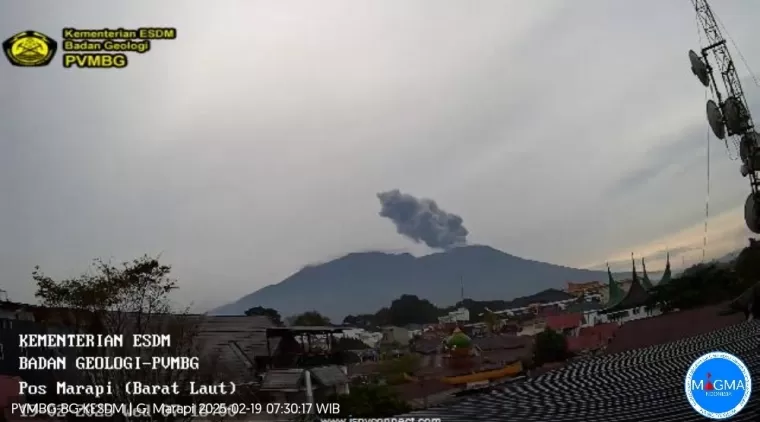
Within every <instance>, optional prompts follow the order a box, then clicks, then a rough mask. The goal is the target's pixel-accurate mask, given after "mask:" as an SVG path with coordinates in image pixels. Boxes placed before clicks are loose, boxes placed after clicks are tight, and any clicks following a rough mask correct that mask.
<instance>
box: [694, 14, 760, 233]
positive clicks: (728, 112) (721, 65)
mask: <svg viewBox="0 0 760 422" xmlns="http://www.w3.org/2000/svg"><path fill="white" fill-rule="evenodd" d="M692 4H693V5H694V9H695V10H696V12H697V21H698V23H699V25H700V27H701V29H702V32H703V33H704V35H705V40H706V43H707V45H706V46H703V48H702V51H701V52H702V55H701V57H700V56H699V55H697V54H696V53H695V52H694V51H690V52H689V60H690V61H691V70H692V72H693V73H694V75H696V76H697V78H699V80H700V82H702V84H703V85H704V86H705V87H709V88H710V91H711V92H712V95H713V99H712V100H709V101H708V102H707V120H708V122H709V123H710V127H711V128H712V131H713V133H714V134H715V136H717V137H718V138H719V139H723V140H725V141H726V146H727V147H728V139H732V141H733V144H734V145H735V146H736V147H738V149H739V157H740V158H741V161H742V165H741V174H742V176H744V177H748V178H749V180H750V189H751V193H750V195H749V196H748V197H747V201H746V203H745V206H744V219H745V221H746V223H747V227H748V228H749V229H750V230H751V231H753V232H754V233H760V193H758V191H759V190H760V174H759V173H760V148H759V146H760V135H759V134H758V133H757V132H756V130H755V124H754V122H753V120H752V116H751V114H750V110H749V104H748V103H747V99H746V98H745V96H744V90H743V89H742V84H741V81H740V80H739V74H738V73H737V72H736V65H735V64H734V61H733V59H732V58H731V53H730V51H729V49H728V45H727V42H726V39H725V38H724V36H723V34H722V33H721V30H720V25H719V22H718V20H717V19H716V18H715V15H714V14H713V11H712V9H711V8H710V5H709V4H708V3H707V0H692ZM718 81H720V84H719V83H718Z"/></svg>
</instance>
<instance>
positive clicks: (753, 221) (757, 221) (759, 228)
mask: <svg viewBox="0 0 760 422" xmlns="http://www.w3.org/2000/svg"><path fill="white" fill-rule="evenodd" d="M759 202H760V198H757V199H756V198H755V194H754V193H750V194H749V196H748V197H747V202H745V203H744V221H745V222H746V223H747V228H748V229H750V230H752V232H754V233H760V209H758V203H759Z"/></svg>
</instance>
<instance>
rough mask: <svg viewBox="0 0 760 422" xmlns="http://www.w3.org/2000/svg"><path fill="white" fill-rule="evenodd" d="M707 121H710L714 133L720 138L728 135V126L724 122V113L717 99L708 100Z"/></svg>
mask: <svg viewBox="0 0 760 422" xmlns="http://www.w3.org/2000/svg"><path fill="white" fill-rule="evenodd" d="M707 122H708V123H710V128H712V131H713V133H714V134H715V136H717V137H718V139H723V138H725V137H726V127H725V126H724V124H723V113H721V111H720V108H718V105H717V104H715V101H713V100H708V101H707Z"/></svg>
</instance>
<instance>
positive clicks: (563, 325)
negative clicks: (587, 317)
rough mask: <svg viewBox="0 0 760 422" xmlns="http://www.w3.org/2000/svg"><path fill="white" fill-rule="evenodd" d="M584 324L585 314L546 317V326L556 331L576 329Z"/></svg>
mask: <svg viewBox="0 0 760 422" xmlns="http://www.w3.org/2000/svg"><path fill="white" fill-rule="evenodd" d="M582 323H583V314H581V313H572V314H559V315H549V316H547V317H546V326H547V327H549V328H551V329H552V330H554V331H564V330H567V329H569V328H576V327H578V326H580V325H581V324H582Z"/></svg>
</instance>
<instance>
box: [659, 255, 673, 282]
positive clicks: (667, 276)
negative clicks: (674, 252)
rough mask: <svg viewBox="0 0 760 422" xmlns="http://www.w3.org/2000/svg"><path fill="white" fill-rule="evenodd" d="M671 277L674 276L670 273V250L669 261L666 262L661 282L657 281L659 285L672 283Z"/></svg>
mask: <svg viewBox="0 0 760 422" xmlns="http://www.w3.org/2000/svg"><path fill="white" fill-rule="evenodd" d="M671 277H672V276H671V274H670V252H668V257H667V261H666V263H665V272H664V273H662V278H661V279H660V282H659V283H657V285H658V286H659V285H663V284H668V283H670V278H671Z"/></svg>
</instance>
